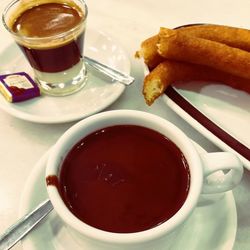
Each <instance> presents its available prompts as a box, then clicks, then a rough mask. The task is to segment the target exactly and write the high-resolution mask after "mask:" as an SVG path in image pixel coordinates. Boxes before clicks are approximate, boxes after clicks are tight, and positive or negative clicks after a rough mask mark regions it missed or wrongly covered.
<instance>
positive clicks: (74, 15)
mask: <svg viewBox="0 0 250 250" xmlns="http://www.w3.org/2000/svg"><path fill="white" fill-rule="evenodd" d="M83 19H84V15H83V13H82V12H81V10H80V8H77V6H71V5H68V4H65V3H44V4H40V5H37V6H33V7H31V8H29V9H27V10H24V11H23V12H21V14H19V16H18V17H16V18H15V20H13V21H12V22H13V23H12V24H11V29H12V31H13V32H15V33H16V34H18V35H21V36H26V37H29V38H43V37H50V36H54V37H53V38H52V39H51V42H48V44H43V43H41V44H35V45H31V44H22V43H18V45H19V46H20V47H21V49H22V51H23V52H24V54H25V55H26V57H27V59H28V60H29V62H30V64H31V66H32V67H33V68H34V69H36V70H38V71H40V72H48V73H54V72H61V71H64V70H67V69H69V68H71V67H73V66H74V65H76V64H77V63H78V62H79V61H80V59H81V57H82V51H83V40H84V37H83V36H84V32H81V33H79V34H76V36H75V37H73V36H72V37H69V38H67V39H60V38H57V37H56V36H57V35H58V36H59V35H60V34H62V33H63V32H67V31H69V30H71V29H73V28H74V27H76V26H77V25H78V24H79V23H80V22H81V21H82V20H83Z"/></svg>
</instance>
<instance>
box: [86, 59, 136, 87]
mask: <svg viewBox="0 0 250 250" xmlns="http://www.w3.org/2000/svg"><path fill="white" fill-rule="evenodd" d="M84 61H85V63H86V64H88V65H89V66H91V67H93V68H95V69H96V70H97V71H99V72H101V73H103V74H105V75H108V76H109V77H111V78H113V79H115V80H117V81H118V82H120V83H123V84H124V85H130V84H131V83H133V82H134V80H135V79H134V78H133V77H132V76H130V75H127V74H125V73H122V72H120V71H118V70H115V69H113V68H111V67H109V66H107V65H105V64H102V63H100V62H98V61H96V60H94V59H92V58H89V57H87V56H84Z"/></svg>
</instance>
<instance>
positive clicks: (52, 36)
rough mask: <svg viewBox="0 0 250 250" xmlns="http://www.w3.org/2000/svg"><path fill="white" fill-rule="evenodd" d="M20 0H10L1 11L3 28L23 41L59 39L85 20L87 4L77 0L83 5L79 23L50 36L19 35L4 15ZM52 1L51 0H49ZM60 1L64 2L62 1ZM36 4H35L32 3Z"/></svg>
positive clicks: (83, 0) (82, 0) (78, 26)
mask: <svg viewBox="0 0 250 250" xmlns="http://www.w3.org/2000/svg"><path fill="white" fill-rule="evenodd" d="M19 1H21V0H13V1H11V2H9V3H8V5H7V6H6V7H5V8H4V10H3V13H2V23H3V26H4V27H5V29H6V30H7V31H8V32H9V33H10V34H11V35H12V36H14V37H16V38H18V39H21V40H23V41H29V42H32V41H42V40H49V39H60V38H62V37H64V36H65V35H66V36H67V35H69V34H71V33H73V32H74V31H76V30H78V29H79V28H80V27H81V25H82V24H84V23H85V22H86V20H87V16H88V6H87V4H86V2H85V0H79V1H80V2H82V3H83V5H84V18H83V19H82V20H81V21H80V23H78V24H77V25H76V26H75V27H73V28H71V29H70V30H67V31H64V32H61V33H58V34H55V35H50V36H43V37H30V36H25V35H20V34H18V33H16V32H14V31H12V30H11V28H10V27H9V26H8V24H7V20H6V15H7V13H8V11H9V10H10V8H11V7H12V6H13V5H14V4H16V3H17V2H19ZM51 2H53V0H52V1H51ZM62 3H64V2H63V1H62ZM34 6H36V5H34Z"/></svg>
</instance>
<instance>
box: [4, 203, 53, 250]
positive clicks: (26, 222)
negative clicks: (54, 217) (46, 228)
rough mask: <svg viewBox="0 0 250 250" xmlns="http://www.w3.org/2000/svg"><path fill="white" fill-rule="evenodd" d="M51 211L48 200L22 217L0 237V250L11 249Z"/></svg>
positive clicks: (51, 207)
mask: <svg viewBox="0 0 250 250" xmlns="http://www.w3.org/2000/svg"><path fill="white" fill-rule="evenodd" d="M52 210H53V206H52V204H51V202H50V200H46V201H44V202H42V203H40V204H39V205H38V206H37V207H36V208H35V209H34V210H33V211H31V212H30V213H28V214H26V215H25V216H24V217H22V218H21V219H20V220H19V221H17V222H16V223H15V224H14V225H12V226H11V227H10V228H8V229H7V230H6V232H5V233H4V234H3V235H1V236H0V250H8V249H10V248H12V247H13V246H14V245H15V244H16V243H17V242H18V241H19V240H21V239H22V238H23V237H24V236H25V235H27V234H28V233H29V232H30V231H31V230H32V229H33V228H34V227H35V226H36V225H37V224H38V223H39V222H40V221H41V220H42V219H43V218H45V217H46V216H47V215H48V214H49V213H50V212H51V211H52Z"/></svg>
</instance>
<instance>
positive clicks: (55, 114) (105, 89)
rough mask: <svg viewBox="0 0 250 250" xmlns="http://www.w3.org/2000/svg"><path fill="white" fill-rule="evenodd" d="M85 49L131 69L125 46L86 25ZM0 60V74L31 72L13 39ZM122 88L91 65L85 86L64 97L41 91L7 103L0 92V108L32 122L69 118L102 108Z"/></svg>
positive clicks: (118, 66) (125, 69) (126, 70)
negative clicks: (43, 93) (19, 100)
mask: <svg viewBox="0 0 250 250" xmlns="http://www.w3.org/2000/svg"><path fill="white" fill-rule="evenodd" d="M84 53H85V55H86V56H89V57H91V58H93V59H95V60H97V61H99V62H101V63H104V64H107V65H109V66H111V67H113V68H115V69H117V70H119V71H122V72H124V73H127V74H129V73H130V61H129V58H128V56H127V54H126V52H125V50H124V49H123V48H122V46H121V45H120V44H119V43H118V42H117V41H115V39H114V38H112V37H110V36H109V35H107V34H104V33H102V32H100V31H95V30H91V29H87V31H86V37H85V44H84ZM0 60H1V61H2V62H4V64H2V65H1V66H0V74H7V73H15V72H20V71H25V72H27V73H28V74H30V75H31V76H32V74H33V73H32V70H31V67H30V66H29V65H28V63H27V61H26V59H25V57H24V55H23V54H22V53H21V50H20V49H19V48H18V47H17V45H16V44H14V43H12V44H11V45H10V46H9V47H8V48H7V49H5V50H4V51H3V52H2V53H1V54H0ZM124 89H125V86H124V85H123V84H121V83H118V82H116V81H112V80H111V79H110V78H108V77H103V76H100V74H98V73H97V72H96V71H95V70H94V69H90V68H89V70H88V81H87V84H86V86H85V87H84V88H83V89H82V90H81V91H79V92H77V93H75V94H72V95H68V96H64V97H52V96H47V95H42V96H41V97H37V98H34V99H31V100H28V101H25V102H20V103H8V102H7V101H6V100H5V99H4V97H3V96H2V95H1V94H0V108H1V109H2V110H4V111H6V112H7V113H9V114H11V115H13V116H15V117H17V118H20V119H23V120H27V121H31V122H37V123H63V122H70V121H74V120H79V119H81V118H84V117H86V116H89V115H92V114H94V113H97V112H99V111H101V110H103V109H105V108H106V107H108V106H109V105H110V104H112V103H113V102H114V101H115V100H116V99H117V98H118V97H119V96H120V95H121V94H122V93H123V91H124Z"/></svg>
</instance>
